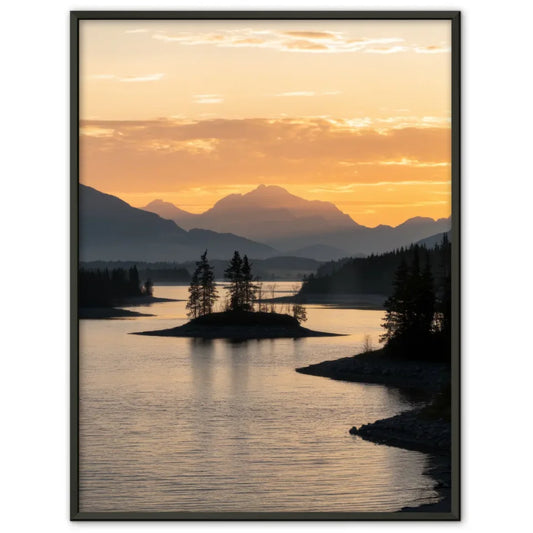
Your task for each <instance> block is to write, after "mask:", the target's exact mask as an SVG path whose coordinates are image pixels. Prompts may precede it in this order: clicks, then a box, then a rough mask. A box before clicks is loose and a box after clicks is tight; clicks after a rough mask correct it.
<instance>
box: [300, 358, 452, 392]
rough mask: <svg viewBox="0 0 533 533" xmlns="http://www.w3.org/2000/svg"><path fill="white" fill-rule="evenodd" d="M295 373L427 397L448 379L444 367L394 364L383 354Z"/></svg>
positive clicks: (410, 363)
mask: <svg viewBox="0 0 533 533" xmlns="http://www.w3.org/2000/svg"><path fill="white" fill-rule="evenodd" d="M295 370H296V372H299V373H300V374H309V375H312V376H321V377H327V378H330V379H336V380H339V381H351V382H357V383H375V384H379V385H389V386H393V387H398V388H403V389H415V390H417V391H421V392H424V393H427V394H433V393H436V392H438V391H439V390H440V389H441V388H442V387H443V386H444V385H445V384H446V383H447V382H448V381H449V376H450V371H449V368H448V367H447V366H446V364H444V363H439V362H435V363H430V362H426V361H398V360H394V359H391V358H389V357H387V356H386V355H385V354H384V352H383V350H375V351H373V352H367V353H362V354H358V355H353V356H348V357H342V358H340V359H333V360H330V361H322V362H321V363H315V364H312V365H309V366H305V367H300V368H296V369H295Z"/></svg>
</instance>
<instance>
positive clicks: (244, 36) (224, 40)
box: [152, 28, 449, 54]
mask: <svg viewBox="0 0 533 533" xmlns="http://www.w3.org/2000/svg"><path fill="white" fill-rule="evenodd" d="M152 37H153V38H154V39H157V40H159V41H163V42H168V43H178V44H182V45H187V46H198V45H212V46H217V47H256V48H267V49H273V50H278V51H284V52H306V53H340V52H365V53H372V54H395V53H400V52H409V51H411V52H416V53H445V52H449V47H444V46H440V45H438V46H437V45H428V46H420V45H416V44H409V43H407V42H406V41H405V39H403V38H401V37H379V38H369V37H361V38H357V39H354V38H353V37H349V36H347V35H346V34H344V33H343V32H329V31H302V30H296V29H295V30H292V31H275V30H254V29H251V28H241V29H238V30H221V31H218V32H203V33H202V32H179V33H175V34H171V35H170V34H167V33H164V32H157V33H154V34H153V35H152Z"/></svg>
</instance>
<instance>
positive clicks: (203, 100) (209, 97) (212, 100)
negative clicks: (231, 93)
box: [193, 94, 224, 104]
mask: <svg viewBox="0 0 533 533" xmlns="http://www.w3.org/2000/svg"><path fill="white" fill-rule="evenodd" d="M193 100H194V103H195V104H220V103H222V102H223V101H224V98H223V97H222V95H220V94H195V95H193Z"/></svg>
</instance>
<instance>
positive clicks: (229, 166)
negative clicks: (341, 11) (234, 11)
mask: <svg viewBox="0 0 533 533" xmlns="http://www.w3.org/2000/svg"><path fill="white" fill-rule="evenodd" d="M450 30H451V25H450V22H449V21H241V22H233V21H204V22H200V21H82V22H81V24H80V117H81V123H80V132H81V135H80V181H81V182H82V183H84V184H87V185H90V186H93V187H96V188H97V189H99V190H102V191H104V192H107V193H110V194H115V195H118V196H120V197H121V198H122V199H124V200H126V201H127V202H129V203H131V204H132V205H135V206H143V205H146V204H147V203H148V202H150V201H151V200H154V199H156V198H161V199H163V200H166V201H169V202H172V203H174V204H176V205H177V206H178V207H181V208H183V209H186V210H188V211H191V212H196V213H198V212H202V211H204V210H206V209H208V208H209V207H211V206H212V205H213V203H214V202H216V201H217V200H218V199H220V198H221V197H222V196H224V195H226V194H229V193H234V192H247V191H249V190H251V189H253V188H255V187H256V186H257V185H259V184H261V183H264V184H267V185H281V186H283V187H285V188H286V189H288V190H289V191H290V192H292V193H293V194H297V195H298V196H302V197H304V198H307V199H310V200H313V199H320V200H328V201H331V202H333V203H335V204H336V205H337V206H338V207H339V208H340V209H341V210H342V211H344V212H346V213H348V214H350V215H351V216H352V218H353V219H354V220H355V221H357V222H359V223H361V224H365V225H369V226H375V225H377V224H393V225H396V224H399V223H401V222H403V221H404V220H406V219H407V218H410V217H412V216H430V217H433V218H439V217H445V216H449V215H450V211H451V167H450V150H451V142H450V141H451V129H450V125H451V123H450V112H451V92H450V89H451V55H450V41H451V33H450Z"/></svg>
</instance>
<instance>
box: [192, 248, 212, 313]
mask: <svg viewBox="0 0 533 533" xmlns="http://www.w3.org/2000/svg"><path fill="white" fill-rule="evenodd" d="M217 298H218V291H217V288H216V283H215V274H214V271H213V267H212V266H211V265H210V264H209V262H208V260H207V250H206V251H205V252H204V253H203V254H202V256H201V257H200V261H197V262H196V269H195V271H194V273H193V275H192V278H191V283H190V285H189V299H188V301H187V305H186V308H187V309H188V311H187V316H189V318H198V317H199V316H203V315H208V314H210V313H212V312H213V307H214V305H215V302H216V300H217Z"/></svg>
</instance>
